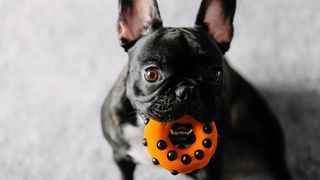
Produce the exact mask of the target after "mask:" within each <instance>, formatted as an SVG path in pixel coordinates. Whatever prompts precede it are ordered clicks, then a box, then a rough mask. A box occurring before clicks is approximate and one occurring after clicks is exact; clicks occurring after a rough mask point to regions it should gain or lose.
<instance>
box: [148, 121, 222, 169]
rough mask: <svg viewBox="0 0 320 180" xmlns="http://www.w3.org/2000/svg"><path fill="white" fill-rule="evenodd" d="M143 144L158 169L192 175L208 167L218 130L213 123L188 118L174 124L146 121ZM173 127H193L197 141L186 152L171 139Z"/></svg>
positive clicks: (185, 149)
mask: <svg viewBox="0 0 320 180" xmlns="http://www.w3.org/2000/svg"><path fill="white" fill-rule="evenodd" d="M145 123H146V126H145V131H144V137H145V139H144V142H143V144H144V145H145V146H146V147H147V150H148V152H149V154H150V156H151V158H152V162H153V164H155V165H159V166H161V167H162V168H164V169H167V170H169V171H171V173H172V174H174V175H175V174H178V173H191V172H196V171H198V170H199V169H201V168H203V167H205V166H206V165H207V164H208V163H209V161H210V159H211V158H212V156H213V155H214V153H215V150H216V148H217V138H218V135H217V129H216V126H215V124H214V122H210V123H201V122H199V121H197V120H195V119H194V118H192V117H191V116H188V115H185V116H183V117H182V118H180V119H178V120H176V121H172V122H160V121H157V120H154V119H149V121H146V122H145ZM174 123H180V124H191V125H192V129H193V133H194V136H195V141H194V142H193V143H192V144H191V145H190V146H189V147H187V148H184V149H181V148H178V147H176V146H175V145H174V144H173V143H172V142H171V140H170V138H169V133H170V130H171V128H172V126H173V125H174Z"/></svg>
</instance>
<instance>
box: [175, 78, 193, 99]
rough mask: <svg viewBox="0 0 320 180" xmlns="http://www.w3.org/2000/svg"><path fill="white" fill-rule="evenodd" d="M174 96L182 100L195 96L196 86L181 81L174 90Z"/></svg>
mask: <svg viewBox="0 0 320 180" xmlns="http://www.w3.org/2000/svg"><path fill="white" fill-rule="evenodd" d="M175 93H176V96H177V97H178V98H180V99H182V100H185V101H187V100H188V99H193V98H196V94H197V90H196V87H195V86H194V85H193V84H192V83H189V82H181V83H180V84H179V85H178V87H177V88H176V90H175Z"/></svg>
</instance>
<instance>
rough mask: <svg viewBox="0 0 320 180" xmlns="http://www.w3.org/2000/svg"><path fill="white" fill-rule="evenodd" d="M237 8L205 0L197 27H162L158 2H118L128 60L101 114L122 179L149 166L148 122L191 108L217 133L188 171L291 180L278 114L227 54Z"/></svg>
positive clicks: (226, 0)
mask: <svg viewBox="0 0 320 180" xmlns="http://www.w3.org/2000/svg"><path fill="white" fill-rule="evenodd" d="M235 8H236V2H235V0H203V1H202V2H201V4H200V8H199V11H198V14H197V17H196V21H195V25H194V27H192V28H173V27H163V25H162V20H161V17H160V13H159V9H158V5H157V2H156V0H119V19H118V22H117V30H118V35H119V39H120V44H121V46H122V47H123V48H124V50H125V51H126V52H127V54H128V63H127V65H126V66H125V67H124V69H123V70H122V72H121V74H120V76H119V78H118V79H117V81H116V83H115V84H114V86H113V88H112V89H111V91H110V92H109V94H108V96H107V98H106V100H105V102H104V104H103V106H102V109H101V117H102V129H103V133H104V136H105V138H106V140H107V141H108V142H109V143H110V145H111V146H112V148H113V157H114V161H115V163H116V164H117V165H118V167H119V169H120V171H121V176H122V179H123V180H131V179H133V177H134V176H133V174H134V170H135V167H136V164H137V163H145V164H151V158H150V157H149V155H148V153H147V152H146V150H145V147H144V146H143V145H142V139H143V130H144V124H143V122H144V121H145V120H148V119H149V118H153V119H157V120H159V121H163V122H169V121H170V122H172V121H175V120H177V119H179V118H180V117H182V116H183V115H186V114H187V115H189V116H192V117H193V118H195V119H196V120H197V121H200V122H203V123H208V122H212V121H214V122H215V124H216V126H217V130H218V134H219V141H218V149H217V151H216V153H215V155H214V157H213V159H212V161H210V162H209V164H208V165H207V166H206V167H205V168H203V169H202V170H201V171H200V172H199V173H197V174H195V173H189V174H187V175H189V176H191V177H193V178H195V179H201V180H209V179H234V178H237V177H245V179H249V178H253V179H257V178H261V179H263V178H269V179H279V180H280V179H281V180H290V179H291V176H290V173H289V170H288V168H287V165H286V161H285V154H284V138H283V134H282V130H281V127H280V125H279V123H278V121H277V119H276V117H275V116H274V115H273V113H272V112H271V111H270V109H269V107H268V106H267V104H266V102H265V100H264V99H263V98H262V97H261V96H260V95H259V93H258V92H257V91H256V90H255V89H254V88H253V87H252V86H251V85H250V84H249V83H248V82H247V81H246V80H244V79H243V78H242V77H241V76H240V75H239V74H238V73H237V72H235V71H234V70H233V69H232V68H231V67H230V66H229V64H228V63H227V60H226V58H225V57H224V54H225V53H226V52H227V51H228V50H229V47H230V43H231V40H232V37H233V17H234V13H235ZM182 143H183V142H182ZM184 143H185V144H186V143H187V142H184Z"/></svg>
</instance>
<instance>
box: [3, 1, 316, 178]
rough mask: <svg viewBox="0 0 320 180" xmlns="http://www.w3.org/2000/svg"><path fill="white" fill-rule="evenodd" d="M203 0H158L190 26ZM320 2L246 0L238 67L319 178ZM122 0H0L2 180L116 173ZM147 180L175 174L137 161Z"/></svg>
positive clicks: (238, 22) (296, 154) (306, 169)
mask: <svg viewBox="0 0 320 180" xmlns="http://www.w3.org/2000/svg"><path fill="white" fill-rule="evenodd" d="M199 2H200V1H199V0H197V1H194V0H175V1H170V0H159V4H160V9H161V13H162V17H163V20H164V24H165V25H169V26H192V24H193V20H194V19H195V14H196V10H197V8H198V6H199ZM318 7H320V1H318V0H308V1H302V0H282V1H277V0H270V1H256V0H245V1H244V0H239V1H238V9H237V13H236V17H235V38H234V41H233V44H232V47H231V49H230V51H229V52H228V53H227V56H228V57H229V59H230V63H231V65H232V66H233V67H234V68H235V69H237V70H238V71H239V72H240V73H241V74H242V75H243V76H244V77H245V78H247V79H248V80H249V81H250V82H251V83H252V84H254V85H255V86H256V87H257V88H258V89H259V90H260V91H261V92H262V93H263V95H264V96H265V97H266V98H267V100H268V102H269V103H270V105H271V107H272V109H273V110H274V111H275V113H276V114H277V116H278V117H279V119H280V121H281V124H282V125H283V127H284V130H285V133H286V141H287V158H288V162H289V165H290V169H291V170H292V172H293V174H294V176H295V179H308V180H315V179H320V155H319V154H320V145H319V144H320V143H319V142H320V132H319V129H320V122H319V121H320V51H319V49H320V35H319V32H320V19H319V17H320V11H318V9H319V8H318ZM116 16H117V3H116V0H55V1H52V0H41V1H37V0H20V1H19V0H1V1H0V179H6V180H21V179H26V180H29V179H30V180H42V179H49V180H70V179H77V180H82V179H83V180H92V179H95V180H102V179H104V180H114V179H115V180H116V179H119V172H118V171H117V168H116V166H115V165H114V163H113V161H112V157H111V149H110V146H109V145H108V144H107V143H106V141H105V140H104V139H103V137H102V133H101V127H100V117H99V110H100V106H101V104H102V102H103V99H104V97H105V95H106V93H107V92H108V90H109V89H110V87H111V85H112V83H113V82H114V81H115V78H116V77H117V74H118V73H119V71H120V69H121V68H122V66H123V65H124V64H125V63H126V54H125V53H124V52H123V50H122V49H121V48H120V47H119V46H118V41H117V38H116V31H115V22H116V18H117V17H116ZM136 177H138V178H137V179H139V180H143V179H145V180H146V179H150V178H151V177H152V179H153V180H162V179H174V180H182V179H185V177H184V176H180V175H179V176H177V177H173V176H171V175H169V173H167V172H164V171H163V170H161V169H152V168H150V167H144V166H139V167H138V170H137V172H136Z"/></svg>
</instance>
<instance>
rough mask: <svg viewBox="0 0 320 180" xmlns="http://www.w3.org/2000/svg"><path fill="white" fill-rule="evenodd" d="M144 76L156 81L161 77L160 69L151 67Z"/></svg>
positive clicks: (150, 80) (148, 79) (149, 80)
mask: <svg viewBox="0 0 320 180" xmlns="http://www.w3.org/2000/svg"><path fill="white" fill-rule="evenodd" d="M144 78H145V79H146V80H147V81H148V82H155V81H157V80H158V79H159V71H158V69H157V68H155V67H150V68H147V69H146V71H145V72H144Z"/></svg>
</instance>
